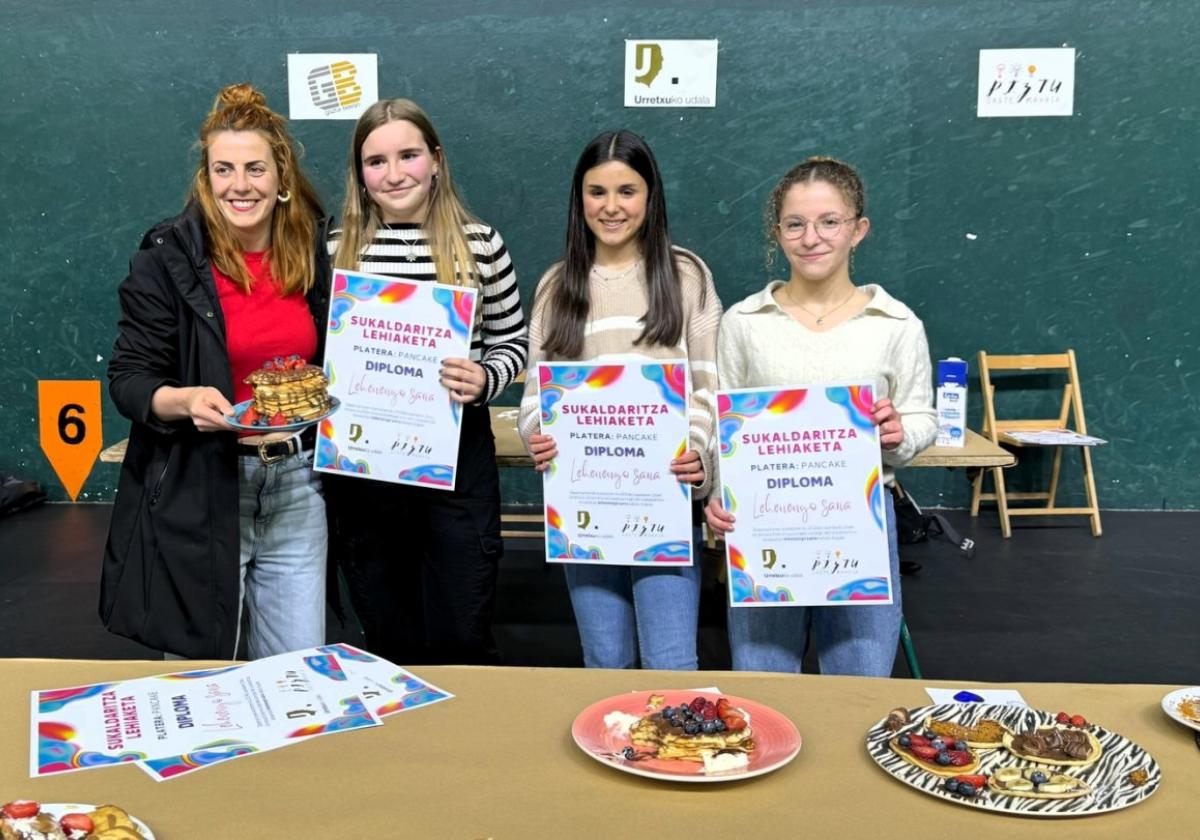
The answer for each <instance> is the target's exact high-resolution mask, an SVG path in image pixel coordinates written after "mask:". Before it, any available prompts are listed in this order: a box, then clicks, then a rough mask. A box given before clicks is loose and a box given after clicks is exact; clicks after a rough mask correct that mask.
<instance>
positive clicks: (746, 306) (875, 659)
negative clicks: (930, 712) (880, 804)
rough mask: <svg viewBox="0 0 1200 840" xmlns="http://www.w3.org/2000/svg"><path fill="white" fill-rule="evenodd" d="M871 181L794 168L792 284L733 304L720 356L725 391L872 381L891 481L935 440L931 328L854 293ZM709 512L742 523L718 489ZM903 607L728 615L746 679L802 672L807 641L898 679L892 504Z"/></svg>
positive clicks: (785, 244) (870, 293)
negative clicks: (855, 257)
mask: <svg viewBox="0 0 1200 840" xmlns="http://www.w3.org/2000/svg"><path fill="white" fill-rule="evenodd" d="M865 209H866V206H865V195H864V190H863V185H862V180H861V179H860V178H859V176H858V173H857V172H855V171H854V169H853V168H852V167H850V166H849V165H847V164H845V163H843V162H841V161H838V160H834V159H832V158H825V157H813V158H809V159H808V160H806V161H804V162H803V163H800V164H798V165H797V166H795V167H793V168H792V169H791V170H790V171H789V172H788V173H787V174H786V175H784V176H783V179H782V180H781V181H780V182H779V183H778V184H777V185H776V186H775V188H774V189H773V190H772V191H771V195H770V198H769V199H768V201H767V208H766V227H767V242H768V252H767V253H768V266H769V265H770V264H771V262H772V257H773V256H774V253H775V251H776V250H779V251H782V252H783V255H784V257H785V258H786V260H787V264H788V267H789V269H790V273H789V277H788V280H787V281H786V282H785V281H778V280H777V281H773V282H771V283H769V284H768V285H767V287H766V288H765V289H763V290H762V291H760V292H757V293H755V294H753V295H751V296H750V297H748V298H746V299H745V300H743V301H741V302H739V303H736V304H734V305H733V306H732V307H730V309H729V311H728V312H726V313H725V316H724V317H723V318H722V319H721V332H720V341H719V349H718V354H717V359H718V368H719V371H720V378H721V388H722V389H734V388H756V387H768V386H783V385H796V384H802V383H815V382H839V381H853V380H863V379H866V380H871V381H873V383H874V386H875V395H876V398H877V399H876V402H875V404H874V406H873V419H874V422H875V424H876V425H877V426H878V427H879V439H880V445H881V446H882V448H883V477H884V481H885V483H886V484H888V485H891V484H893V483H894V474H895V469H896V467H899V466H903V465H904V464H906V463H907V462H908V461H909V460H911V459H912V457H913V456H914V455H916V454H917V453H918V452H920V451H921V450H922V449H924V448H925V447H926V446H929V444H931V443H932V442H933V440H934V438H935V437H936V435H937V426H936V421H935V416H934V411H933V389H932V384H931V369H930V362H929V345H928V343H927V342H926V339H925V328H924V327H923V326H922V324H921V321H920V320H919V319H918V318H917V316H916V315H914V314H913V312H912V310H910V309H909V308H908V307H907V306H905V305H904V304H903V303H901V302H900V301H898V300H896V299H895V298H894V297H892V296H891V295H889V294H888V293H887V292H886V291H884V289H883V288H882V287H881V286H878V285H874V284H868V285H863V286H857V285H855V283H854V281H853V280H852V279H851V277H850V268H851V255H852V254H853V252H854V249H855V247H857V246H858V244H859V243H860V242H862V241H863V239H864V238H866V236H867V232H868V231H869V230H870V221H869V220H868V219H867V217H866V216H865V215H864V212H865ZM713 491H714V492H713V493H712V495H711V496H710V497H709V501H708V504H707V506H706V507H705V516H706V518H707V521H708V524H709V527H710V528H712V529H713V530H714V531H716V532H717V533H721V534H724V533H726V532H728V531H732V530H733V529H734V516H733V515H732V514H731V513H729V512H728V511H726V510H725V509H724V507H723V506H722V504H721V493H720V485H719V483H718V485H717V486H716V487H714V488H713ZM885 498H886V502H885V507H886V509H887V525H888V528H887V533H888V552H889V555H890V560H891V575H892V581H893V584H894V586H895V602H894V603H893V604H890V605H886V606H877V605H871V606H853V607H846V606H839V607H776V608H772V609H748V608H736V609H735V608H730V609H729V644H730V648H731V651H732V654H733V667H734V668H735V669H736V670H751V671H787V672H793V673H799V672H800V667H801V662H802V660H803V657H804V649H805V645H806V642H807V639H808V635H809V633H811V634H812V637H813V643H814V647H815V649H816V651H817V655H818V659H819V660H820V666H821V673H823V674H853V675H859V676H881V677H886V676H889V675H890V674H891V672H892V662H893V660H894V658H895V655H896V644H897V641H898V639H899V634H900V622H901V606H900V570H899V556H898V552H897V543H896V520H895V513H894V511H893V509H892V499H891V495H890V494H885Z"/></svg>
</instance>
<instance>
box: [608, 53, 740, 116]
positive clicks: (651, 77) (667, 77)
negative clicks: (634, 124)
mask: <svg viewBox="0 0 1200 840" xmlns="http://www.w3.org/2000/svg"><path fill="white" fill-rule="evenodd" d="M716 105H717V42H716V41H658V40H646V41H626V42H625V107H626V108H715V107H716Z"/></svg>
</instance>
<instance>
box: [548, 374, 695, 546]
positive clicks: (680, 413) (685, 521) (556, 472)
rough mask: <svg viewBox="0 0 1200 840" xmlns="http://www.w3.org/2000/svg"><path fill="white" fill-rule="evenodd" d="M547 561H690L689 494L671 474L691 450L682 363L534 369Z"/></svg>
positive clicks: (685, 377)
mask: <svg viewBox="0 0 1200 840" xmlns="http://www.w3.org/2000/svg"><path fill="white" fill-rule="evenodd" d="M538 387H539V394H540V399H541V412H542V434H545V435H550V436H552V437H553V438H554V442H555V444H557V446H558V456H557V457H556V458H555V459H554V460H553V461H552V462H551V464H550V468H549V469H547V470H546V472H545V473H543V476H544V478H543V492H544V495H545V504H546V560H547V562H550V563H595V564H604V565H615V566H643V565H646V566H649V565H675V566H690V565H691V564H692V513H691V504H692V491H691V487H689V486H687V485H685V484H681V483H680V482H679V481H677V480H676V479H675V476H674V474H673V473H672V472H671V469H670V466H671V461H672V460H673V459H675V458H678V457H680V456H681V455H683V453H684V452H685V451H686V450H687V440H688V394H689V393H690V388H689V387H688V370H687V363H686V362H683V361H678V362H662V363H655V364H627V365H595V364H591V365H589V364H566V363H544V364H540V365H538Z"/></svg>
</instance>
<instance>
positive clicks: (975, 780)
mask: <svg viewBox="0 0 1200 840" xmlns="http://www.w3.org/2000/svg"><path fill="white" fill-rule="evenodd" d="M987 780H988V777H987V776H985V775H984V774H982V773H979V774H977V775H974V776H955V777H954V781H956V782H967V783H968V784H971V785H974V786H975V790H983V789H984V788H985V787H986V786H987Z"/></svg>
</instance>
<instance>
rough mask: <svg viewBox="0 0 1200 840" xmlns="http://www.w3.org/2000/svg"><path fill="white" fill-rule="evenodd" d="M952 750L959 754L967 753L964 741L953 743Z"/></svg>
mask: <svg viewBox="0 0 1200 840" xmlns="http://www.w3.org/2000/svg"><path fill="white" fill-rule="evenodd" d="M954 749H956V750H958V751H959V752H966V751H967V742H966V741H955V742H954Z"/></svg>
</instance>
